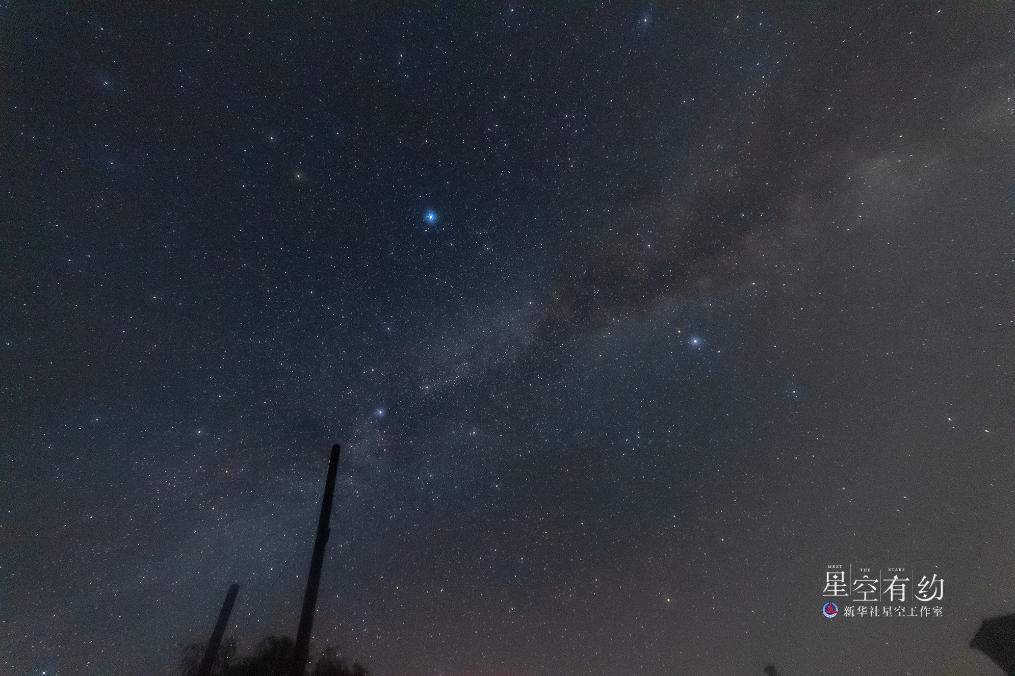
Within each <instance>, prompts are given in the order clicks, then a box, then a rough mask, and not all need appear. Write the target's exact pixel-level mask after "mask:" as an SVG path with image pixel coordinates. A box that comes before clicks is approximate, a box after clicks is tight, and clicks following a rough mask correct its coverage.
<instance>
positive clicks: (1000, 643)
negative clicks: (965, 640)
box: [969, 615, 1015, 676]
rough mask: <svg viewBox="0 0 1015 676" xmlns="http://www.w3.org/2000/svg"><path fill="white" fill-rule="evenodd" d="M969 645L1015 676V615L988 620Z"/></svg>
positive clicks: (1011, 675) (1005, 671)
mask: <svg viewBox="0 0 1015 676" xmlns="http://www.w3.org/2000/svg"><path fill="white" fill-rule="evenodd" d="M969 645H970V647H972V648H976V649H977V650H979V651H981V652H982V653H984V654H985V655H986V656H987V657H989V658H990V659H992V660H994V662H995V663H996V664H997V666H999V667H1001V668H1002V669H1004V673H1006V674H1008V675H1009V676H1015V615H1002V616H1001V617H990V618H987V619H986V620H984V621H983V624H981V625H980V629H979V631H977V632H976V635H975V636H973V640H972V641H970V642H969Z"/></svg>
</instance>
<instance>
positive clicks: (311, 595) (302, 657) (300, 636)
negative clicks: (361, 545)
mask: <svg viewBox="0 0 1015 676" xmlns="http://www.w3.org/2000/svg"><path fill="white" fill-rule="evenodd" d="M340 449H341V447H340V446H339V445H338V444H335V445H334V446H332V447H331V462H330V463H329V464H328V479H327V481H325V482H324V499H323V500H321V516H320V517H319V518H318V520H317V537H316V538H315V539H314V554H313V556H312V557H311V558H310V574H309V575H308V576H307V591H306V592H305V593H304V594H303V612H302V613H300V627H299V630H298V631H297V632H296V645H295V647H294V648H293V669H292V676H303V675H304V673H305V671H306V668H307V657H308V656H309V654H310V632H311V631H312V630H313V628H314V613H315V612H317V590H318V588H319V587H320V586H321V564H322V563H324V548H325V547H326V546H327V544H328V536H329V535H330V534H331V528H330V527H329V526H328V524H329V522H330V521H331V502H332V500H333V499H334V497H335V472H336V471H337V470H338V454H339V451H340Z"/></svg>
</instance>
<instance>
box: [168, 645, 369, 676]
mask: <svg viewBox="0 0 1015 676" xmlns="http://www.w3.org/2000/svg"><path fill="white" fill-rule="evenodd" d="M294 647H295V646H294V644H293V640H292V639H291V638H289V637H288V636H268V637H266V638H263V639H261V641H260V642H259V643H258V644H257V646H256V647H255V648H254V652H253V654H251V655H247V656H244V657H240V658H237V657H236V656H235V655H236V644H235V642H234V641H233V640H232V639H227V640H225V641H223V644H222V649H221V650H220V651H219V656H218V659H216V660H215V667H214V668H213V669H212V672H211V673H212V676H289V672H290V670H291V669H292V660H293V652H294ZM202 655H204V645H202V644H197V643H193V644H191V645H189V646H187V647H186V648H184V649H183V656H182V657H181V659H180V674H181V676H195V674H196V673H197V667H198V665H199V664H200V663H201V657H202ZM307 673H308V674H309V676H370V673H369V672H368V671H367V670H366V669H365V668H364V667H363V666H362V665H361V664H359V663H358V662H354V663H353V664H352V666H348V665H346V663H345V661H344V660H342V659H341V658H339V657H338V653H337V651H336V650H335V649H334V648H331V647H328V648H326V649H325V650H324V652H323V653H321V656H320V657H319V658H318V660H317V661H316V662H315V663H314V664H313V666H312V667H310V668H308V670H307Z"/></svg>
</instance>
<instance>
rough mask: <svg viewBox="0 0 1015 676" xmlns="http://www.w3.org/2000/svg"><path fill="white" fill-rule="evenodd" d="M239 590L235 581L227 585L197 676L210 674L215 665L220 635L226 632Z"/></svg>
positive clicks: (220, 640)
mask: <svg viewBox="0 0 1015 676" xmlns="http://www.w3.org/2000/svg"><path fill="white" fill-rule="evenodd" d="M239 591H240V585H238V584H236V583H235V582H234V583H233V584H231V585H229V591H227V592H226V600H225V601H223V602H222V609H221V610H219V619H218V621H217V622H215V629H214V631H212V632H211V638H210V639H208V646H207V647H206V648H205V649H204V659H202V660H201V665H200V666H199V667H198V668H197V676H210V674H211V670H212V667H214V666H215V658H216V657H218V654H219V646H220V645H222V635H223V634H225V633H226V624H227V623H228V622H229V616H230V615H231V614H232V613H233V604H234V603H236V593H237V592H239Z"/></svg>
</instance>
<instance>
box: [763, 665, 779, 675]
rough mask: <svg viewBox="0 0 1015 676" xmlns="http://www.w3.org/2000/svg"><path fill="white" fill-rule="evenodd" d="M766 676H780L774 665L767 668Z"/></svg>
mask: <svg viewBox="0 0 1015 676" xmlns="http://www.w3.org/2000/svg"><path fill="white" fill-rule="evenodd" d="M765 676H779V672H778V671H776V670H775V665H774V664H769V665H768V666H767V667H765Z"/></svg>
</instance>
